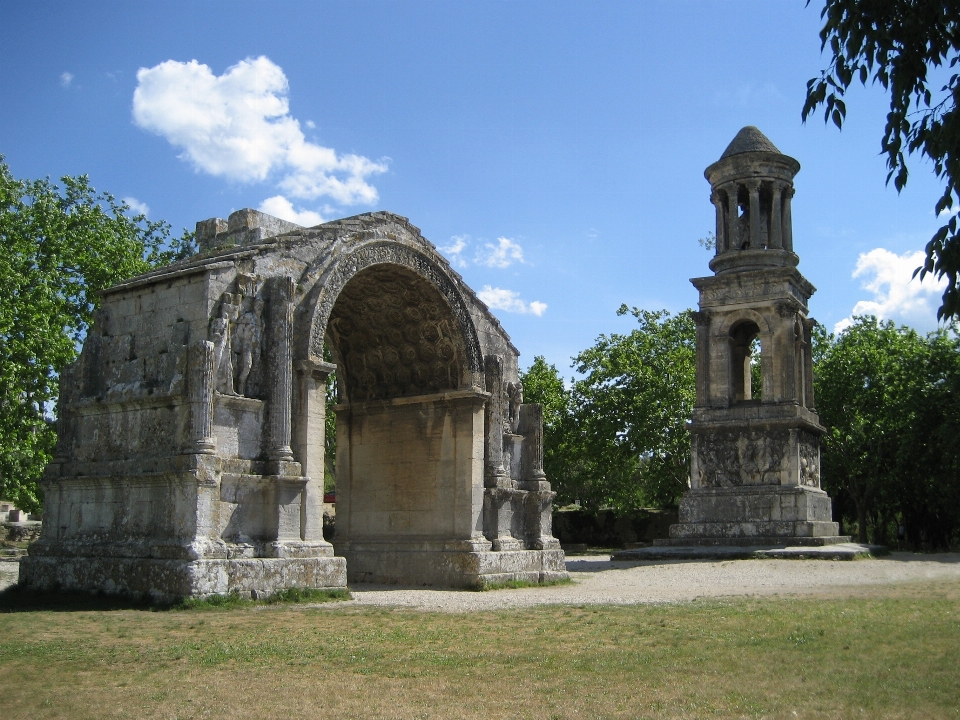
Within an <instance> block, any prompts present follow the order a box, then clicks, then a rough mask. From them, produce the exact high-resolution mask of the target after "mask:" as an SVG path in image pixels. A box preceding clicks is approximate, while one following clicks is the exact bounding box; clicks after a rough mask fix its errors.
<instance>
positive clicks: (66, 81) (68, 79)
mask: <svg viewBox="0 0 960 720" xmlns="http://www.w3.org/2000/svg"><path fill="white" fill-rule="evenodd" d="M72 82H73V73H68V72H65V73H62V74H61V75H60V85H61V86H63V87H70V83H72Z"/></svg>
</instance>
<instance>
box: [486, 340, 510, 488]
mask: <svg viewBox="0 0 960 720" xmlns="http://www.w3.org/2000/svg"><path fill="white" fill-rule="evenodd" d="M484 373H485V375H486V383H487V392H488V393H490V398H489V399H488V400H487V409H486V418H485V420H486V465H485V472H484V484H485V485H486V487H508V486H510V485H511V484H512V483H511V482H510V477H509V475H508V474H507V471H506V469H505V468H504V467H503V405H504V386H503V358H502V357H500V356H499V355H487V356H486V358H484Z"/></svg>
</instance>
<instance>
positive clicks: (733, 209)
mask: <svg viewBox="0 0 960 720" xmlns="http://www.w3.org/2000/svg"><path fill="white" fill-rule="evenodd" d="M725 189H726V191H727V208H728V212H727V242H726V247H724V250H734V249H736V248H734V245H739V243H740V233H739V232H738V230H739V221H740V218H739V213H738V212H737V211H738V209H739V207H740V205H739V204H738V203H737V193H738V192H739V190H740V188H739V187H738V186H737V184H736V183H730V184H729V185H726V186H725Z"/></svg>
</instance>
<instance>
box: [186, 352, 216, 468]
mask: <svg viewBox="0 0 960 720" xmlns="http://www.w3.org/2000/svg"><path fill="white" fill-rule="evenodd" d="M215 372H216V363H215V358H214V347H213V343H212V342H209V341H206V340H202V341H200V342H197V343H194V344H193V345H191V346H190V347H189V349H188V350H187V400H188V403H189V412H190V423H189V437H188V438H187V443H186V448H185V450H186V452H188V453H201V454H205V455H206V454H212V453H214V452H216V449H217V442H216V439H215V438H214V437H213V385H214V373H215Z"/></svg>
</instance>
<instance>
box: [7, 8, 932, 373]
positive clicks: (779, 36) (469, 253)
mask: <svg viewBox="0 0 960 720" xmlns="http://www.w3.org/2000/svg"><path fill="white" fill-rule="evenodd" d="M819 12H820V7H819V3H818V2H817V0H814V2H812V3H811V6H810V7H804V2H803V0H779V1H773V0H760V1H750V0H739V1H738V2H736V3H730V2H720V1H714V0H699V1H697V0H672V1H666V2H654V1H644V2H640V1H637V2H592V3H585V2H558V1H556V0H553V1H551V2H494V1H489V2H270V3H267V2H202V3H201V2H174V1H172V0H165V2H163V3H129V2H123V3H106V2H84V3H79V2H67V1H61V2H58V3H56V4H54V3H25V2H20V1H19V0H0V68H2V73H0V154H3V155H5V156H6V162H7V163H8V164H9V165H10V167H11V170H12V172H13V173H14V175H15V176H16V177H22V178H35V177H43V176H47V175H49V176H51V177H54V178H57V177H59V176H61V175H64V174H71V175H75V174H87V175H89V176H90V179H91V182H92V183H93V185H94V187H96V188H97V189H98V190H106V191H109V192H111V193H113V194H114V195H116V196H117V197H121V198H129V199H130V200H129V202H130V203H131V204H138V206H139V204H142V206H143V207H144V208H146V209H148V215H149V217H150V218H151V219H165V220H167V221H169V222H170V223H171V224H172V225H173V226H174V229H175V230H176V231H177V232H179V230H180V228H182V227H190V228H192V227H193V225H194V223H196V221H198V220H201V219H204V218H208V217H214V216H218V217H227V215H229V214H230V212H232V211H233V210H237V209H240V208H242V207H253V208H261V209H264V210H267V211H273V214H283V213H285V214H287V215H288V219H291V220H294V221H296V220H297V219H298V218H300V219H303V220H304V221H305V222H307V221H316V220H318V219H320V218H322V219H323V220H330V219H335V218H338V217H343V216H347V215H354V214H357V213H361V212H367V211H371V210H377V209H382V210H389V211H392V212H395V213H398V214H400V215H404V216H407V217H409V218H410V220H411V221H412V222H413V223H414V224H415V225H417V226H418V227H420V228H421V229H422V231H423V233H424V235H425V236H426V237H427V238H429V239H430V240H431V241H433V242H434V243H435V244H436V245H437V246H439V247H440V248H445V249H446V253H447V255H448V257H449V258H450V259H451V261H452V262H453V263H454V264H455V266H456V267H457V269H458V270H459V271H460V272H461V274H462V275H463V276H464V278H465V279H466V281H467V282H468V283H469V284H470V285H471V286H472V287H474V288H475V289H476V290H477V291H478V292H480V293H481V296H483V297H485V298H487V299H488V300H489V301H490V304H491V306H492V307H493V308H494V312H495V313H496V314H497V315H498V316H499V317H500V319H501V321H502V322H503V325H504V327H505V328H506V329H507V331H508V332H509V333H510V334H511V336H512V338H513V340H514V342H515V343H516V345H517V347H518V348H519V349H520V351H521V353H522V357H521V364H522V365H524V366H526V365H528V364H529V363H530V362H532V360H533V358H534V356H535V355H545V356H546V358H547V360H548V361H550V362H552V363H555V364H556V365H557V366H558V368H559V369H560V370H561V371H562V372H563V373H564V374H565V375H569V374H570V370H569V365H570V357H571V356H572V355H574V354H576V353H577V352H578V351H579V350H582V349H584V348H586V347H588V346H589V345H590V344H592V342H593V341H594V339H595V338H596V337H597V335H599V334H601V333H610V332H626V331H628V330H629V329H630V328H631V320H632V318H629V317H625V318H618V317H617V316H616V309H617V308H618V307H619V306H620V304H621V303H627V304H628V305H631V306H639V307H643V308H647V309H659V308H666V309H668V310H670V311H672V312H678V311H681V310H683V309H685V308H687V307H694V306H696V302H697V294H696V291H695V290H694V288H693V286H692V285H690V283H689V278H691V277H697V276H701V275H706V274H708V273H709V269H708V268H707V262H708V261H709V259H710V254H709V253H708V252H707V251H705V250H704V249H703V248H701V247H700V246H699V245H698V243H697V239H698V238H700V237H703V236H704V235H706V233H707V232H709V231H710V230H712V229H713V227H714V216H713V214H714V211H713V207H712V205H711V204H710V202H709V197H708V196H709V186H708V184H707V182H706V181H705V180H704V178H703V170H704V168H706V166H707V165H709V164H710V163H712V162H713V161H715V160H716V159H717V158H719V156H720V154H721V153H722V152H723V150H724V148H725V147H726V145H727V144H728V143H729V141H730V140H731V139H732V138H733V136H734V135H735V134H736V133H737V131H738V130H739V129H740V128H741V127H743V126H744V125H756V126H757V127H759V128H760V129H761V130H762V131H763V132H764V133H765V134H766V135H767V136H768V137H769V138H770V139H771V140H772V141H773V143H774V144H776V145H777V147H778V148H779V149H780V150H781V151H782V152H784V153H786V154H788V155H791V156H793V157H795V158H796V159H797V160H799V162H800V163H801V166H802V169H801V171H800V173H799V175H798V176H797V178H796V196H795V198H794V202H793V217H794V238H795V247H796V249H797V251H798V253H799V254H800V257H801V263H800V269H801V271H802V272H803V273H804V274H805V275H806V276H807V277H808V278H809V279H810V280H811V282H813V284H814V285H815V286H817V288H818V292H817V293H816V295H814V297H813V299H812V300H811V313H812V315H813V316H814V317H815V318H817V319H818V320H819V321H820V322H821V323H823V324H824V325H826V326H827V327H828V328H830V329H833V328H834V327H836V326H837V325H838V323H842V322H843V320H844V318H847V317H849V316H850V314H851V313H852V312H853V311H854V309H855V308H858V311H871V312H874V313H875V314H879V315H881V316H883V317H889V318H892V319H894V320H896V321H898V322H903V323H906V324H910V325H913V326H915V327H917V328H919V329H921V330H929V329H932V328H934V327H935V326H936V319H935V318H936V307H937V306H938V304H939V292H937V290H936V288H935V287H934V286H933V284H932V282H931V281H930V280H928V281H927V282H925V283H924V284H923V285H920V284H919V283H918V282H917V281H913V282H910V274H911V273H912V270H913V268H914V267H916V265H917V263H918V260H917V258H916V257H915V256H914V255H913V254H915V253H917V252H918V251H920V250H922V248H923V247H924V245H925V243H926V241H927V240H928V239H929V237H930V236H931V234H932V233H933V232H934V231H935V229H936V228H937V226H938V222H937V218H936V217H934V214H933V206H934V203H935V201H936V199H937V197H938V196H939V192H940V186H939V185H938V183H937V181H936V179H935V177H934V176H933V173H932V171H931V169H930V166H929V165H928V164H923V163H921V162H919V161H916V160H914V161H913V162H912V164H911V169H912V173H911V176H910V181H909V184H908V186H907V188H906V190H905V191H904V192H903V193H901V194H900V195H897V193H896V192H895V191H894V190H893V188H892V187H886V186H885V184H884V179H885V177H886V168H885V164H884V158H883V157H881V156H880V154H879V148H880V134H881V130H882V125H883V121H884V117H885V114H886V109H887V108H886V105H887V101H886V99H885V97H884V96H883V94H882V93H881V92H880V91H879V90H877V89H875V88H867V89H861V88H859V87H858V88H857V89H856V90H854V91H852V92H851V93H850V95H849V97H848V102H847V107H848V121H847V124H846V126H845V128H844V130H843V131H842V132H838V131H837V130H836V128H835V127H833V126H832V125H830V126H829V127H825V126H824V125H823V122H822V121H821V120H820V119H819V118H818V119H817V120H815V121H812V122H808V123H807V124H806V125H803V124H801V122H800V109H801V107H802V104H803V99H804V88H805V84H806V81H807V80H808V79H809V78H811V77H814V76H815V75H817V74H818V73H819V71H820V70H821V69H822V67H823V66H824V64H825V62H826V61H825V58H824V57H822V56H821V54H820V42H819V38H818V31H819V28H820V18H819ZM135 98H136V100H135Z"/></svg>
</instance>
